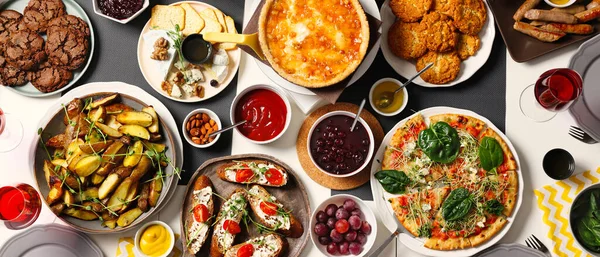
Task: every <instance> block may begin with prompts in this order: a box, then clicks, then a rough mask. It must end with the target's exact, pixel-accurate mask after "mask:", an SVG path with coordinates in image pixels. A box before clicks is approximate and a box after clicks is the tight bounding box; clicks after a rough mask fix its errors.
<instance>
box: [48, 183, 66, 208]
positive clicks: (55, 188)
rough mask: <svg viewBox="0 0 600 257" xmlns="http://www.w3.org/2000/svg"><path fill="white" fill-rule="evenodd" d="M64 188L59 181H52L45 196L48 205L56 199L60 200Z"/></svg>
mask: <svg viewBox="0 0 600 257" xmlns="http://www.w3.org/2000/svg"><path fill="white" fill-rule="evenodd" d="M63 193H64V190H63V188H62V187H61V185H60V183H54V184H53V185H52V188H50V192H48V196H47V197H46V202H48V204H49V205H52V204H53V203H55V202H56V201H58V200H60V199H61V197H62V196H63Z"/></svg>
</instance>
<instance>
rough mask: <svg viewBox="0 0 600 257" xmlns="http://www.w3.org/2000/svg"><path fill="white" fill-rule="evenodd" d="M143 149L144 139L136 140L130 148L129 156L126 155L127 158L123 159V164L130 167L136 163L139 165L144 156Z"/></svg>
mask: <svg viewBox="0 0 600 257" xmlns="http://www.w3.org/2000/svg"><path fill="white" fill-rule="evenodd" d="M143 150H144V145H143V144H142V141H139V140H138V141H135V143H133V145H132V146H131V147H130V148H129V151H128V153H127V156H125V159H123V166H125V167H128V168H131V167H135V165H137V164H138V162H140V159H141V158H142V151H143Z"/></svg>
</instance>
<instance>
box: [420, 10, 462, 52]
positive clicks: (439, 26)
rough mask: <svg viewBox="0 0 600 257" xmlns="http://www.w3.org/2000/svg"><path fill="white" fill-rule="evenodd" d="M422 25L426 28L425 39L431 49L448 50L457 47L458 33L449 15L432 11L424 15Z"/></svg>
mask: <svg viewBox="0 0 600 257" xmlns="http://www.w3.org/2000/svg"><path fill="white" fill-rule="evenodd" d="M421 25H422V26H423V28H424V29H425V41H426V42H427V49H429V50H430V51H434V52H447V51H451V50H454V49H455V48H456V44H457V42H458V33H456V32H455V30H456V28H455V27H454V25H452V20H450V18H449V17H448V16H447V15H445V14H442V13H439V12H431V13H429V14H427V15H425V16H424V17H423V20H421Z"/></svg>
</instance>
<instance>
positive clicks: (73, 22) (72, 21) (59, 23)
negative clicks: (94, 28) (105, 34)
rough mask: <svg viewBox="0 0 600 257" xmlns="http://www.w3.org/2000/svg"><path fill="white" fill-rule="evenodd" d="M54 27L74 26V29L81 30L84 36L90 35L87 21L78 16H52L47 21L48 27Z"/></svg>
mask: <svg viewBox="0 0 600 257" xmlns="http://www.w3.org/2000/svg"><path fill="white" fill-rule="evenodd" d="M54 27H59V28H74V29H77V30H79V31H81V32H83V34H84V35H85V36H86V37H89V36H90V27H89V26H88V24H87V23H85V21H83V20H82V19H81V18H79V17H77V16H73V15H63V16H60V17H57V18H54V19H52V20H51V21H50V22H49V23H48V29H52V28H54Z"/></svg>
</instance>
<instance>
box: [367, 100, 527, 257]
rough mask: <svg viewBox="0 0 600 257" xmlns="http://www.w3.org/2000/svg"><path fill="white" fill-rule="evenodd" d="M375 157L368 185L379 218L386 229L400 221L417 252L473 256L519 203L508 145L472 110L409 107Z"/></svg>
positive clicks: (515, 164) (502, 230) (497, 235)
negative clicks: (415, 109)
mask: <svg viewBox="0 0 600 257" xmlns="http://www.w3.org/2000/svg"><path fill="white" fill-rule="evenodd" d="M439 142H443V144H441V145H440V144H439ZM423 149H425V150H423ZM480 152H481V154H480ZM374 158H375V160H376V161H377V162H374V165H373V166H372V168H371V174H372V177H371V188H372V189H373V198H374V199H375V203H376V206H377V209H378V211H379V213H380V218H381V219H382V221H383V223H384V224H385V225H386V227H387V228H388V229H389V230H390V231H395V230H396V224H398V222H397V221H400V223H401V224H402V226H403V231H404V233H402V234H401V235H400V236H399V240H400V242H402V243H403V244H404V245H406V246H407V247H408V248H409V249H411V250H413V251H415V252H417V253H419V254H424V255H427V256H444V257H459V256H472V255H474V254H476V253H478V252H480V251H482V250H484V249H486V248H488V247H490V246H492V245H494V244H495V243H497V242H498V241H499V240H500V239H501V238H502V237H503V236H504V235H505V234H506V233H507V232H508V230H509V228H510V227H511V225H512V223H513V222H514V219H515V217H516V214H517V212H518V210H519V207H520V205H521V202H522V196H523V177H522V174H521V169H520V163H519V157H518V156H517V152H516V151H515V148H514V147H513V145H512V144H511V142H510V141H509V140H508V138H507V137H506V136H505V135H504V134H503V133H502V132H501V131H500V130H499V129H498V128H497V127H496V126H494V124H492V123H491V122H490V121H489V120H488V119H486V118H485V117H482V116H481V115H479V114H477V113H475V112H472V111H468V110H463V109H456V108H451V107H433V108H428V109H425V110H422V111H420V112H418V113H415V114H413V115H411V116H410V117H408V118H406V119H404V120H402V121H400V122H399V123H398V124H396V126H394V128H393V129H392V130H391V131H390V132H389V133H388V134H387V135H386V136H385V138H384V139H383V143H382V144H381V147H380V148H379V149H378V151H377V152H376V155H375V156H374ZM382 170H387V171H386V172H380V171H382ZM380 181H381V182H380ZM382 183H383V184H382ZM390 192H392V193H390ZM394 219H397V220H394Z"/></svg>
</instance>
